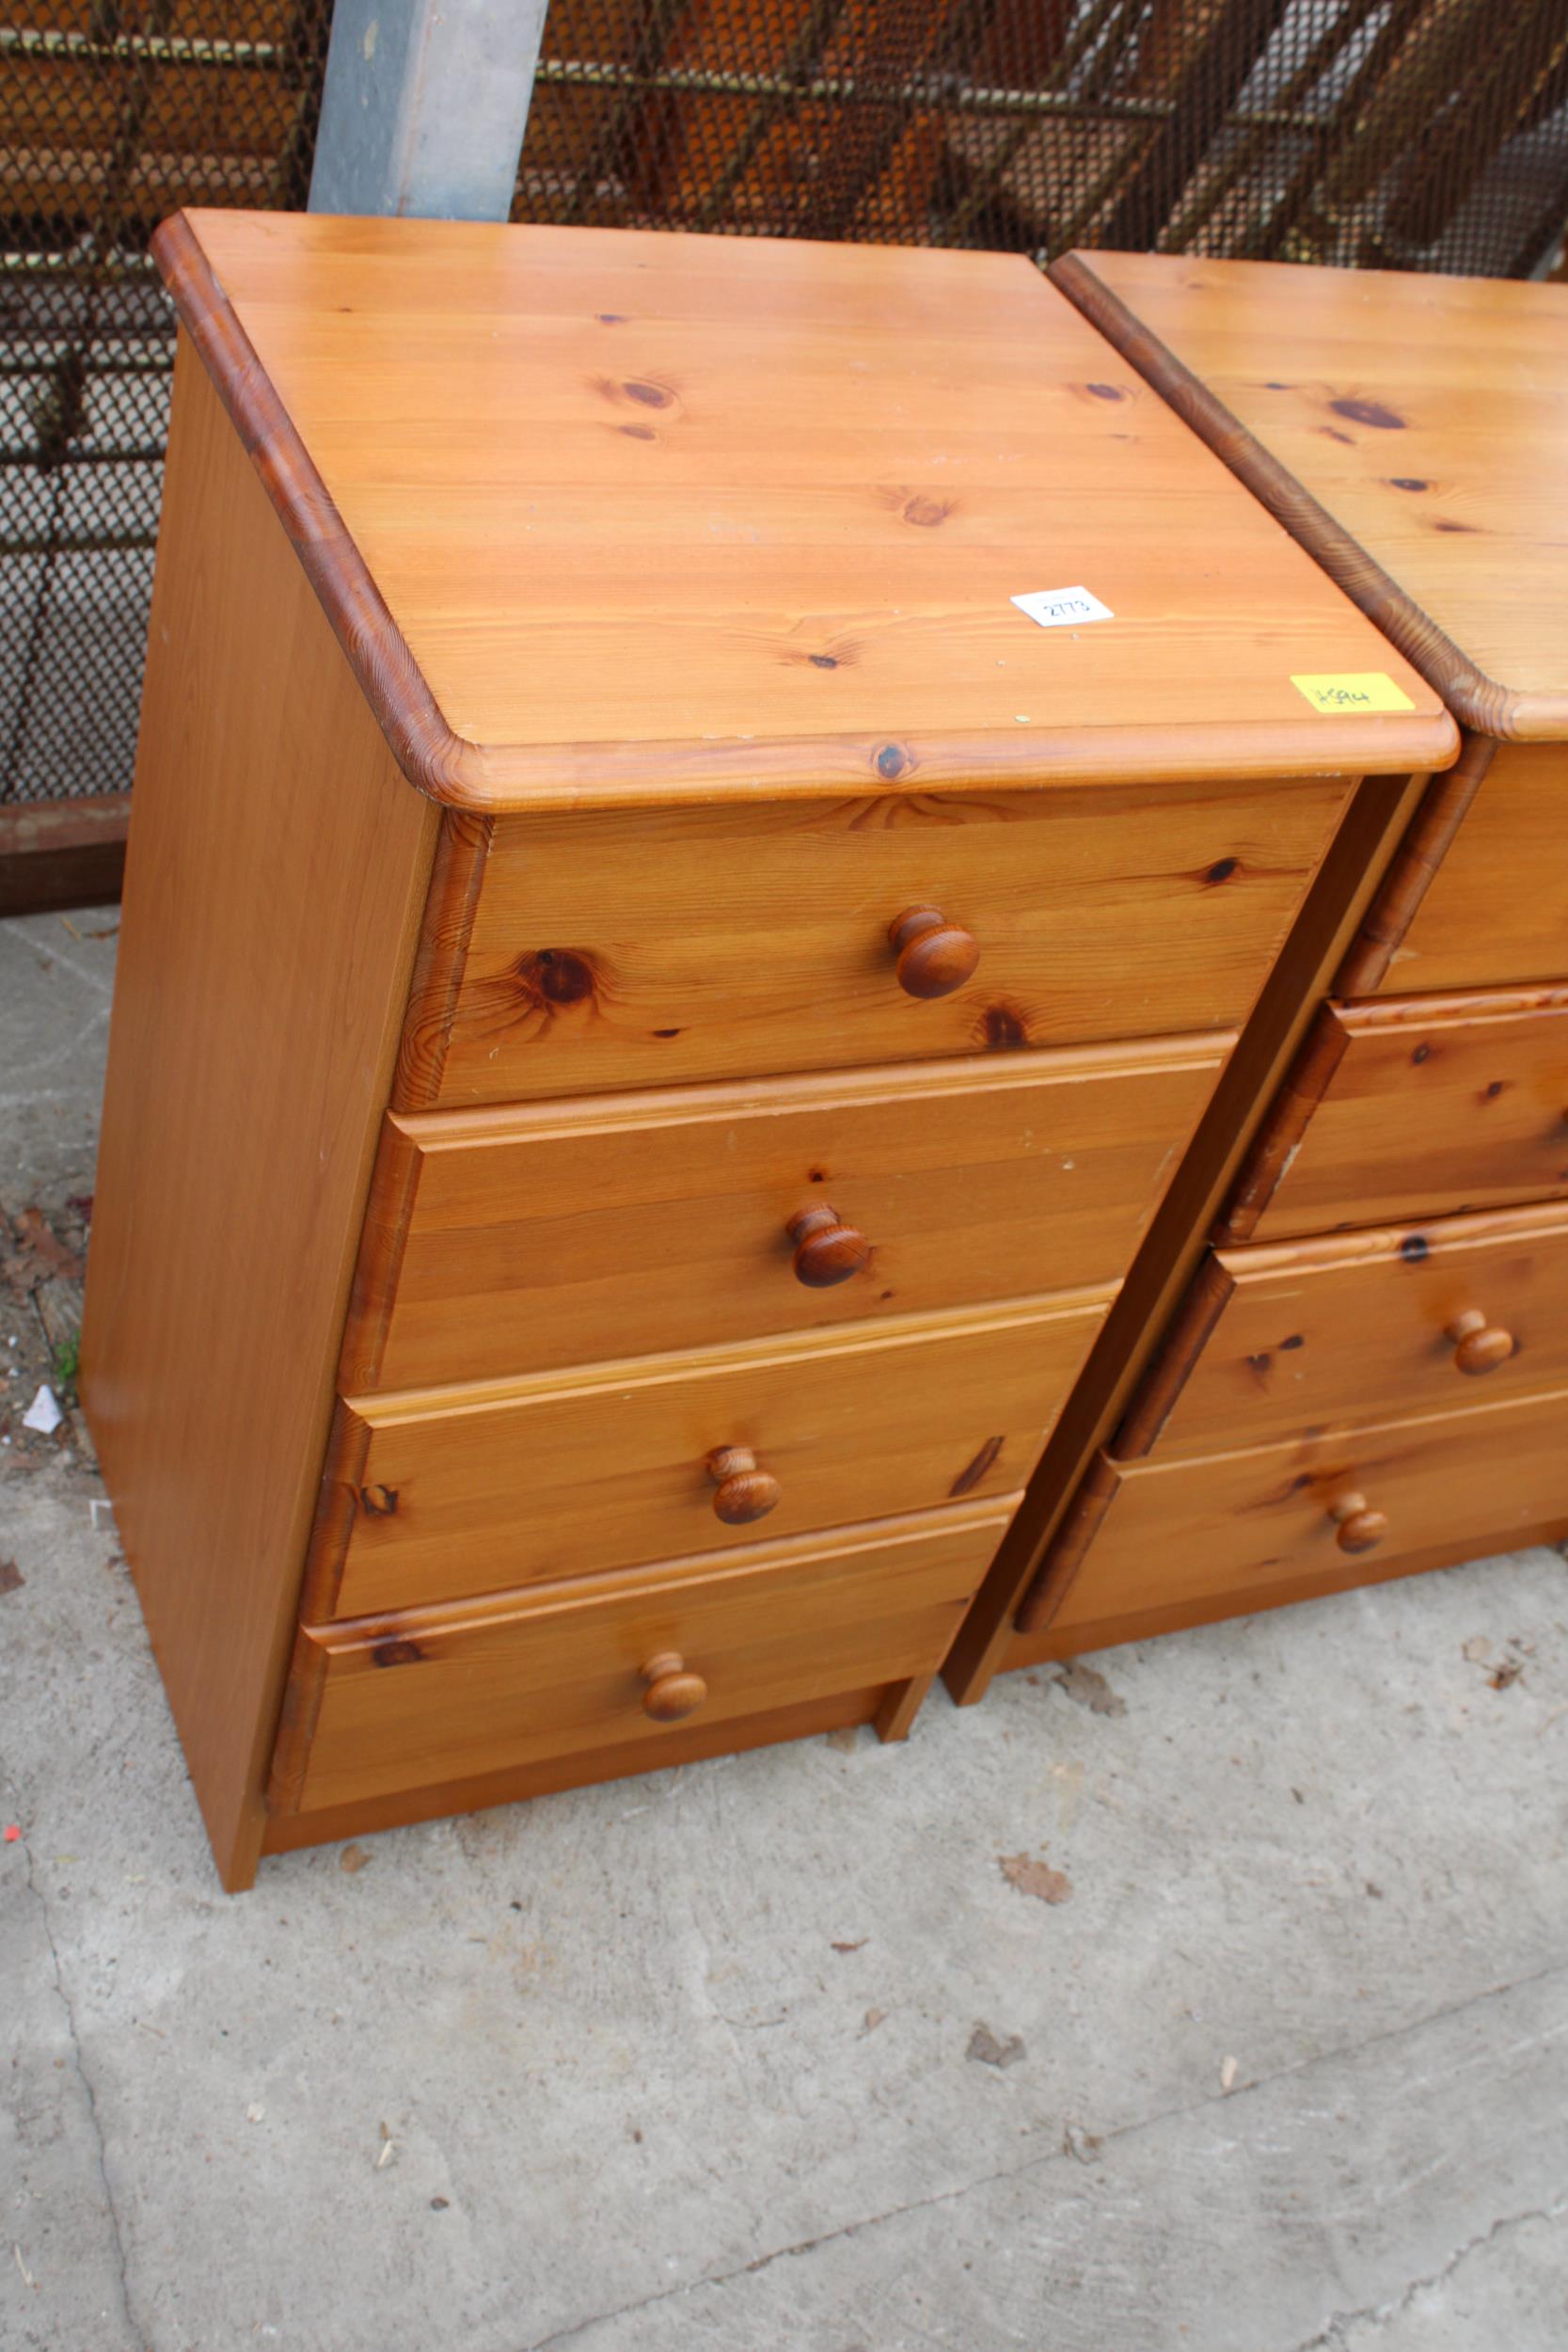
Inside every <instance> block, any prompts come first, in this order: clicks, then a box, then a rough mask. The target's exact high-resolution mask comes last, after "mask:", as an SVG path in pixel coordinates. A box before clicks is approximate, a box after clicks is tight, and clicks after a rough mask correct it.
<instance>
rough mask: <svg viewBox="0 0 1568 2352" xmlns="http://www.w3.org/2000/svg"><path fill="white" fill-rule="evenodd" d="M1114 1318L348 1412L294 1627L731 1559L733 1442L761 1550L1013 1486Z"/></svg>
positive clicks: (353, 1405) (1047, 1322) (889, 1340)
mask: <svg viewBox="0 0 1568 2352" xmlns="http://www.w3.org/2000/svg"><path fill="white" fill-rule="evenodd" d="M1106 1304H1107V1300H1106V1298H1105V1296H1104V1295H1085V1294H1078V1295H1065V1296H1055V1297H1051V1298H1044V1299H1022V1300H1015V1301H1012V1302H1011V1303H1010V1304H1008V1305H1007V1306H1006V1307H1002V1308H997V1309H995V1310H994V1311H991V1312H990V1314H987V1315H984V1316H974V1315H957V1314H942V1315H911V1316H904V1317H901V1318H899V1319H898V1320H897V1321H896V1322H894V1321H887V1322H881V1323H875V1324H864V1325H862V1326H860V1327H858V1328H856V1329H852V1330H849V1331H846V1332H842V1333H835V1334H832V1335H831V1336H829V1335H824V1336H821V1337H816V1338H810V1337H805V1336H792V1337H790V1338H787V1339H784V1340H779V1341H775V1342H771V1343H768V1344H767V1345H765V1346H757V1345H754V1344H753V1345H751V1346H747V1347H730V1348H713V1349H709V1350H707V1351H706V1352H705V1354H702V1355H690V1356H665V1357H655V1358H643V1359H639V1360H637V1361H635V1362H630V1363H617V1364H593V1365H589V1366H587V1367H585V1368H584V1369H583V1370H581V1371H580V1372H578V1373H575V1374H571V1373H569V1374H566V1375H559V1374H557V1375H547V1376H540V1377H538V1378H535V1379H531V1380H521V1381H514V1382H510V1383H501V1382H495V1383H492V1384H489V1385H488V1386H484V1385H473V1386H470V1387H467V1388H461V1389H440V1390H423V1391H413V1392H409V1391H404V1392H402V1393H399V1394H397V1395H390V1396H379V1397H359V1398H356V1399H353V1400H351V1401H349V1402H348V1403H347V1404H345V1405H343V1406H341V1407H340V1411H339V1417H338V1424H337V1428H336V1430H335V1433H334V1439H333V1446H332V1452H331V1456H330V1460H329V1464H328V1470H327V1483H326V1487H325V1497H324V1502H323V1508H322V1514H321V1519H320V1523H319V1525H318V1529H317V1534H316V1540H315V1542H314V1544H313V1546H312V1549H311V1558H310V1561H309V1565H308V1569H307V1585H306V1599H305V1603H304V1608H303V1612H302V1613H303V1614H304V1615H305V1616H306V1617H307V1618H312V1619H316V1618H323V1617H328V1616H360V1615H363V1614H364V1613H365V1612H366V1611H368V1610H372V1609H374V1610H382V1609H404V1608H411V1607H415V1606H420V1605H423V1604H425V1603H429V1602H435V1601H440V1600H446V1599H450V1598H453V1597H459V1596H462V1595H466V1594H470V1593H483V1592H491V1591H499V1590H500V1589H502V1588H503V1587H507V1586H511V1585H518V1584H531V1583H536V1582H541V1581H546V1580H548V1579H551V1578H556V1577H571V1576H582V1575H587V1574H591V1573H594V1572H595V1571H597V1570H599V1569H602V1568H616V1567H630V1566H635V1565H638V1564H640V1563H642V1562H647V1561H652V1560H662V1559H671V1558H679V1557H682V1556H684V1555H685V1554H686V1553H688V1552H698V1551H704V1550H716V1549H720V1548H721V1546H723V1545H727V1544H733V1543H734V1542H735V1541H736V1534H735V1525H734V1523H726V1522H725V1521H724V1520H722V1519H721V1518H719V1517H718V1516H717V1507H716V1506H717V1504H718V1502H719V1500H720V1489H719V1488H718V1487H717V1486H715V1484H714V1481H713V1478H712V1476H711V1475H710V1473H709V1469H708V1462H709V1456H710V1455H711V1454H714V1453H715V1452H716V1451H717V1450H719V1449H721V1448H749V1449H750V1450H751V1451H752V1454H754V1456H755V1459H756V1462H757V1465H758V1467H759V1469H760V1470H761V1471H762V1472H764V1473H765V1474H766V1475H767V1476H768V1477H769V1478H771V1479H775V1480H776V1481H777V1484H778V1488H779V1494H778V1500H777V1502H776V1504H775V1505H774V1507H773V1508H772V1510H771V1511H770V1512H768V1516H767V1518H766V1523H765V1524H766V1532H767V1534H769V1535H774V1534H780V1535H783V1534H794V1533H796V1532H797V1531H803V1530H806V1529H810V1528H817V1527H832V1526H841V1525H847V1524H849V1523H851V1522H853V1521H855V1520H859V1519H863V1518H883V1517H885V1516H888V1515H891V1514H894V1513H896V1512H902V1511H912V1510H921V1509H925V1508H926V1507H927V1506H928V1505H930V1504H934V1503H940V1502H946V1501H948V1500H950V1499H951V1498H954V1497H957V1496H961V1495H967V1494H973V1493H988V1494H990V1493H998V1492H1001V1491H1004V1490H1010V1489H1011V1488H1013V1487H1015V1486H1022V1484H1023V1482H1024V1480H1025V1479H1026V1478H1027V1477H1028V1475H1029V1472H1030V1470H1032V1469H1033V1467H1034V1464H1035V1461H1036V1458H1037V1455H1038V1454H1039V1451H1040V1448H1041V1446H1042V1445H1043V1443H1044V1441H1045V1438H1046V1434H1047V1431H1048V1430H1049V1428H1050V1426H1051V1424H1052V1422H1053V1420H1054V1418H1055V1415H1056V1413H1057V1411H1058V1409H1059V1408H1060V1406H1061V1405H1062V1403H1063V1401H1064V1399H1065V1398H1066V1396H1067V1393H1068V1391H1069V1388H1070V1387H1071V1385H1072V1382H1073V1380H1074V1378H1075V1377H1076V1375H1077V1373H1078V1369H1079V1367H1080V1365H1081V1363H1082V1362H1083V1359H1084V1357H1085V1354H1086V1353H1087V1351H1088V1348H1089V1345H1090V1343H1091V1342H1092V1341H1093V1339H1094V1337H1095V1334H1096V1332H1097V1331H1098V1330H1099V1328H1100V1325H1101V1320H1102V1318H1103V1315H1104V1312H1105V1308H1106ZM730 1491H731V1492H732V1493H734V1492H736V1490H735V1489H731V1490H730ZM736 1500H737V1502H738V1501H739V1500H740V1497H739V1496H738V1494H737V1495H736Z"/></svg>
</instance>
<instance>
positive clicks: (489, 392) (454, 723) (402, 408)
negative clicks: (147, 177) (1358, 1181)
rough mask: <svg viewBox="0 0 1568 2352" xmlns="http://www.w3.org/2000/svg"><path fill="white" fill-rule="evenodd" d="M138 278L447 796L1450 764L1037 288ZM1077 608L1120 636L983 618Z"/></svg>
mask: <svg viewBox="0 0 1568 2352" xmlns="http://www.w3.org/2000/svg"><path fill="white" fill-rule="evenodd" d="M155 250H156V252H157V254H158V257H159V260H160V262H161V263H162V266H163V268H164V271H165V275H166V278H167V280H168V282H169V285H170V288H171V291H172V292H173V294H174V296H175V300H176V303H177V305H178V306H179V309H180V311H181V315H182V318H183V319H184V320H185V322H186V324H187V326H189V327H190V329H191V331H192V332H193V333H194V334H197V335H198V337H199V338H200V340H201V342H202V348H203V352H204V355H205V356H206V357H207V358H208V359H209V364H210V365H211V366H212V367H213V369H214V373H215V374H216V376H217V378H218V380H219V383H220V385H221V387H222V389H223V391H224V396H225V398H226V399H227V400H228V401H229V403H230V406H231V409H232V411H233V414H234V416H235V419H236V422H237V424H238V425H239V427H240V430H241V431H242V433H243V435H244V437H245V440H246V443H247V445H248V446H249V447H250V448H251V449H252V450H253V452H254V453H255V456H256V461H257V464H258V466H259V468H260V469H261V473H262V476H263V479H264V480H265V482H266V484H267V486H268V489H269V494H270V495H271V496H272V497H273V498H274V499H275V501H276V502H277V507H278V512H279V514H280V515H281V516H282V517H283V519H284V521H285V524H286V525H287V527H288V528H289V530H290V531H291V532H292V533H293V534H294V535H295V537H296V539H297V543H298V545H299V548H300V553H301V560H302V561H303V562H305V563H306V564H307V565H308V567H309V570H310V573H311V578H312V580H313V582H314V584H315V585H316V587H317V590H318V593H319V594H320V595H321V596H322V597H323V600H324V603H325V607H326V610H327V611H328V612H329V614H330V615H331V616H332V618H333V622H334V626H335V627H336V628H338V629H339V631H340V634H341V637H342V640H343V643H344V644H345V647H346V648H347V649H348V650H349V651H350V652H351V655H352V656H353V658H354V659H355V660H356V665H357V666H358V668H359V671H360V674H361V676H362V678H363V681H364V685H365V691H366V692H367V695H368V696H369V697H370V698H371V700H372V705H373V707H375V709H376V711H377V714H378V716H379V717H380V718H381V720H382V723H383V724H384V725H385V726H386V727H387V728H388V734H389V737H390V739H391V740H392V741H393V743H394V745H395V747H396V749H397V751H398V755H399V757H400V759H401V760H402V761H403V764H404V767H405V769H406V771H407V772H408V773H409V774H410V775H411V776H413V777H414V778H415V779H416V780H417V781H418V782H419V783H420V785H421V787H423V788H424V789H426V790H427V791H429V792H431V793H432V794H434V795H435V796H436V797H437V798H440V799H443V800H446V801H448V802H450V803H454V804H457V805H464V806H468V807H473V808H477V809H481V810H484V811H499V810H506V809H521V808H526V807H529V806H532V807H535V808H544V807H556V808H562V807H587V806H606V805H610V804H616V803H621V804H625V803H635V804H637V805H640V806H643V807H646V806H649V805H652V804H657V803H666V802H671V801H678V800H683V799H687V800H693V799H694V800H709V799H712V798H715V797H726V796H727V797H733V798H739V799H744V798H757V797H760V798H766V799H776V798H780V797H789V796H793V795H803V796H806V797H808V798H821V797H827V798H837V799H842V798H843V797H845V796H846V795H847V794H854V793H860V794H864V795H867V796H878V797H884V798H885V797H887V796H888V795H889V793H890V792H891V793H892V794H893V795H894V796H895V797H900V798H901V797H902V796H903V794H904V793H905V792H906V791H907V790H908V789H910V788H911V785H912V787H913V788H914V789H916V790H920V791H933V790H953V791H964V792H967V791H974V790H981V791H987V790H993V789H997V788H1002V787H1006V786H1007V785H1009V784H1011V785H1013V786H1015V787H1016V786H1019V785H1023V784H1031V783H1037V782H1039V781H1041V780H1045V779H1052V780H1055V781H1069V782H1070V781H1074V780H1077V781H1095V780H1101V779H1105V780H1118V779H1124V778H1125V777H1127V776H1128V775H1136V776H1139V777H1142V778H1144V779H1146V780H1147V781H1148V782H1151V783H1152V782H1159V781H1163V780H1165V781H1177V780H1183V779H1195V778H1216V777H1224V776H1257V775H1278V774H1286V773H1289V774H1297V775H1302V774H1311V773H1321V772H1323V771H1329V770H1332V771H1338V772H1340V773H1343V774H1351V775H1353V774H1359V773H1363V772H1366V771H1401V770H1404V769H1408V768H1412V767H1421V768H1425V767H1436V766H1442V765H1444V764H1445V763H1446V762H1447V761H1448V760H1449V758H1451V756H1452V755H1453V752H1454V749H1455V748H1456V744H1455V737H1454V733H1453V729H1452V727H1451V724H1450V723H1449V721H1448V719H1447V718H1446V717H1445V716H1444V715H1443V713H1442V712H1441V710H1440V708H1439V707H1438V704H1437V701H1436V698H1435V697H1434V696H1433V694H1432V693H1431V692H1430V691H1429V690H1428V689H1427V688H1426V687H1424V686H1423V685H1422V683H1421V682H1420V681H1419V679H1418V678H1417V677H1416V675H1415V673H1414V672H1412V671H1409V670H1407V669H1406V668H1405V667H1404V665H1403V664H1402V663H1401V662H1399V661H1398V660H1395V659H1394V658H1393V657H1391V656H1390V655H1389V654H1388V652H1387V650H1386V646H1384V645H1383V644H1382V643H1381V642H1380V641H1379V640H1378V639H1377V637H1376V636H1375V634H1374V633H1373V632H1372V631H1371V630H1370V629H1369V628H1368V627H1367V625H1366V623H1365V622H1364V621H1363V620H1362V619H1361V617H1360V615H1359V614H1357V613H1356V612H1354V609H1353V608H1352V607H1350V606H1349V605H1348V604H1347V603H1346V601H1345V600H1344V599H1343V598H1342V597H1341V596H1339V595H1338V592H1337V591H1336V590H1335V589H1334V588H1333V587H1332V586H1331V585H1330V583H1328V582H1327V581H1325V580H1323V578H1322V576H1321V574H1320V573H1319V572H1318V571H1317V569H1316V567H1315V566H1314V565H1313V564H1310V563H1309V562H1308V561H1307V558H1306V557H1304V556H1303V555H1302V553H1301V552H1300V550H1299V549H1297V548H1294V547H1293V546H1292V545H1291V542H1290V540H1289V539H1288V538H1287V537H1286V536H1285V534H1283V533H1282V532H1279V531H1278V530H1277V528H1276V527H1275V525H1274V523H1273V522H1272V521H1271V520H1270V519H1269V517H1268V516H1266V515H1264V514H1262V513H1260V512H1259V508H1258V506H1257V503H1256V501H1253V500H1251V499H1249V498H1248V497H1247V496H1246V494H1245V493H1244V492H1243V490H1242V489H1241V488H1240V486H1239V485H1236V484H1235V483H1233V482H1232V481H1231V479H1230V478H1229V476H1228V474H1227V471H1226V469H1224V468H1223V467H1222V466H1221V465H1220V464H1219V463H1218V461H1217V460H1215V459H1214V458H1213V457H1212V456H1211V455H1210V453H1208V452H1207V451H1206V450H1204V449H1203V448H1201V446H1199V445H1198V443H1197V442H1196V440H1195V439H1194V438H1193V437H1192V436H1191V435H1189V434H1188V433H1186V432H1185V430H1184V429H1183V427H1182V426H1181V425H1180V423H1179V422H1178V421H1177V420H1176V418H1175V417H1173V416H1172V415H1171V414H1170V413H1169V412H1168V410H1167V409H1166V408H1165V406H1164V404H1163V403H1162V402H1160V401H1159V400H1158V399H1156V398H1155V397H1154V396H1152V395H1151V394H1149V393H1148V391H1146V389H1144V388H1143V387H1142V386H1141V385H1140V384H1139V383H1138V382H1137V380H1136V378H1135V376H1133V375H1132V373H1131V372H1130V371H1129V370H1128V369H1126V368H1125V367H1123V366H1122V365H1121V363H1120V362H1119V361H1118V360H1117V358H1115V356H1114V355H1113V354H1112V353H1110V352H1109V351H1108V349H1107V348H1106V346H1105V345H1104V344H1103V343H1102V342H1101V341H1100V340H1099V339H1098V338H1097V337H1096V336H1095V335H1093V334H1092V333H1091V332H1090V331H1089V329H1088V328H1087V327H1086V326H1085V325H1084V323H1083V321H1082V320H1081V319H1080V318H1079V317H1078V316H1077V314H1076V312H1075V311H1074V310H1073V309H1072V307H1071V306H1070V304H1069V303H1066V302H1064V301H1062V300H1061V298H1060V297H1059V296H1058V295H1057V294H1054V293H1053V290H1052V289H1051V288H1050V287H1049V286H1048V285H1046V284H1045V283H1044V282H1043V280H1042V279H1041V278H1040V277H1039V274H1038V273H1037V271H1035V270H1034V269H1033V267H1032V266H1031V264H1030V263H1029V262H1026V261H1024V260H1023V259H1022V257H1016V256H1006V255H994V254H980V253H974V252H964V253H958V252H941V251H932V250H913V249H911V250H898V249H895V248H890V247H887V246H866V245H860V246H854V245H850V246H832V245H816V244H809V243H795V244H792V243H789V242H783V243H779V244H770V243H768V242H766V241H764V240H761V239H751V238H748V239H745V240H736V239H731V238H701V237H693V236H660V235H657V234H652V233H648V232H639V231H618V230H577V229H548V228H540V227H518V228H506V227H499V226H492V225H489V224H466V223H452V222H430V221H409V220H400V221H367V220H332V219H326V218H324V217H322V216H319V215H265V214H242V213H218V212H199V213H190V214H183V215H179V216H178V217H177V218H176V220H175V221H174V222H172V223H169V224H166V226H165V228H164V229H163V230H160V231H159V232H158V237H157V240H156V242H155ZM1197 531H1200V532H1201V537H1202V544H1203V548H1204V561H1203V562H1202V563H1200V564H1195V563H1194V561H1193V559H1192V548H1193V544H1194V533H1195V532H1197ZM1042 548H1052V549H1059V550H1061V551H1062V554H1061V557H1060V559H1059V560H1060V561H1061V562H1062V563H1064V564H1066V567H1067V569H1068V571H1069V575H1070V580H1069V582H1068V583H1064V582H1062V581H1060V580H1055V579H1053V578H1049V577H1048V578H1045V579H1041V578H1040V577H1039V571H1040V565H1041V562H1042V556H1041V552H1040V551H1041V549H1042ZM1079 581H1082V582H1083V583H1085V584H1086V585H1087V586H1088V587H1089V588H1090V589H1091V590H1092V591H1093V593H1094V594H1095V595H1096V596H1099V597H1100V598H1101V601H1102V602H1103V603H1104V604H1106V605H1107V606H1108V607H1109V608H1110V610H1111V612H1113V613H1114V614H1115V615H1116V619H1115V623H1114V625H1113V624H1109V623H1106V624H1101V625H1099V626H1096V627H1092V628H1085V629H1082V630H1079V631H1071V630H1068V629H1041V628H1037V626H1036V625H1035V623H1034V622H1032V621H1031V620H1029V619H1027V618H1026V617H1025V616H1024V615H1023V614H1022V612H1019V611H1018V610H1016V609H1015V608H1014V606H1013V605H1012V603H1011V598H1012V597H1013V596H1018V595H1023V594H1026V593H1028V592H1030V591H1031V590H1037V589H1041V588H1047V589H1049V588H1054V587H1057V586H1061V585H1064V584H1072V583H1074V582H1079ZM1216 649H1220V653H1219V658H1218V660H1216ZM1390 668H1391V669H1392V670H1393V672H1394V673H1396V674H1397V675H1398V676H1399V678H1400V681H1401V683H1402V685H1403V686H1404V688H1405V691H1406V692H1407V693H1408V695H1409V698H1410V701H1411V703H1412V706H1413V707H1412V708H1411V709H1410V710H1409V711H1404V712H1395V713H1391V714H1374V715H1372V716H1371V717H1365V716H1361V717H1355V716H1340V717H1337V718H1333V719H1324V718H1323V717H1321V716H1318V715H1316V714H1315V713H1313V712H1312V711H1311V710H1310V708H1308V707H1307V705H1306V704H1305V703H1304V702H1303V699H1302V697H1301V696H1300V694H1299V693H1298V692H1297V691H1296V689H1295V688H1294V687H1293V686H1292V685H1291V673H1292V672H1293V671H1295V672H1301V671H1318V672H1323V671H1346V670H1348V671H1365V670H1369V669H1390ZM896 912H897V909H896V908H894V909H892V910H890V913H892V914H895V913H896Z"/></svg>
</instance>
